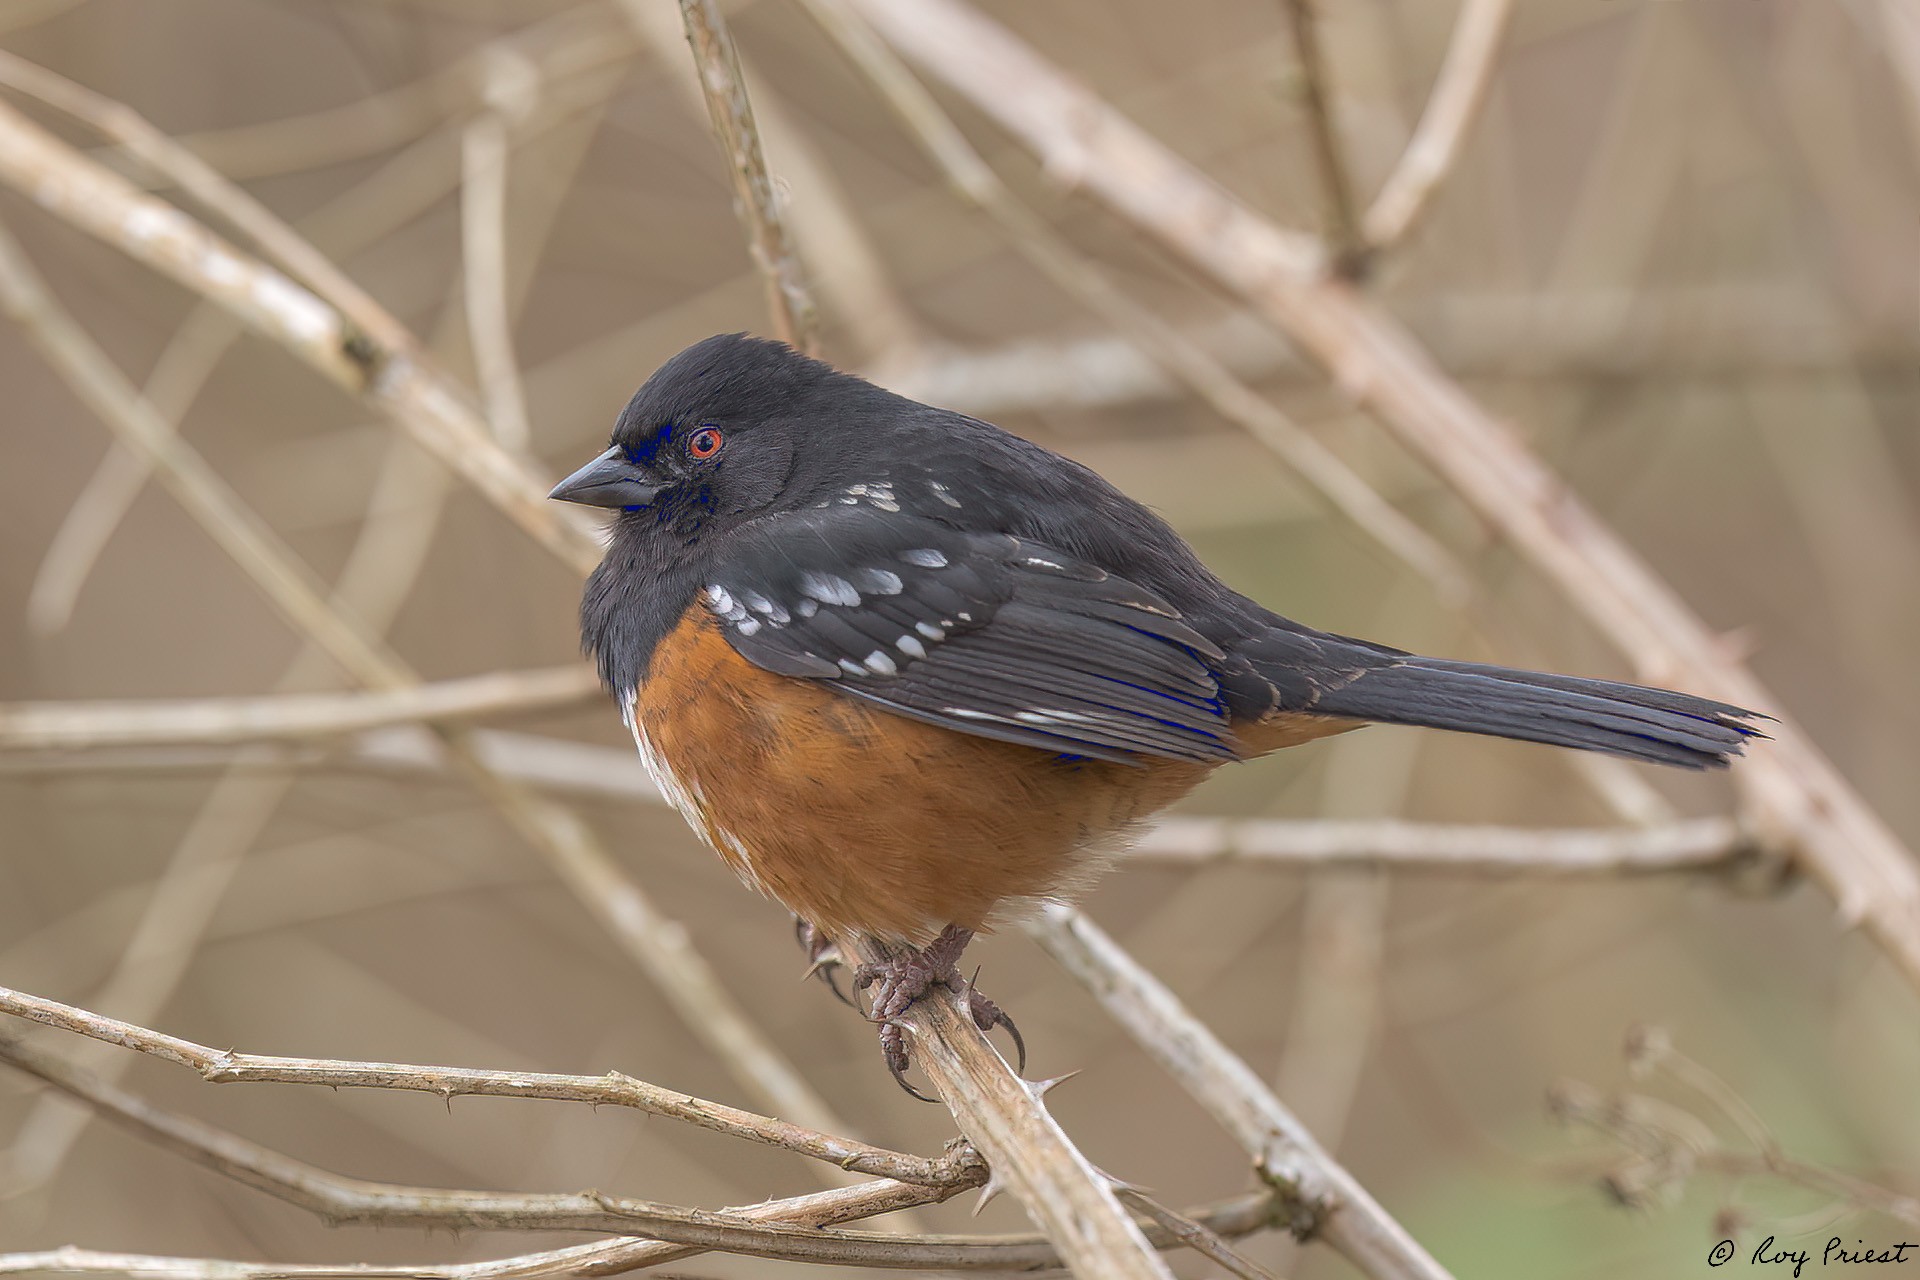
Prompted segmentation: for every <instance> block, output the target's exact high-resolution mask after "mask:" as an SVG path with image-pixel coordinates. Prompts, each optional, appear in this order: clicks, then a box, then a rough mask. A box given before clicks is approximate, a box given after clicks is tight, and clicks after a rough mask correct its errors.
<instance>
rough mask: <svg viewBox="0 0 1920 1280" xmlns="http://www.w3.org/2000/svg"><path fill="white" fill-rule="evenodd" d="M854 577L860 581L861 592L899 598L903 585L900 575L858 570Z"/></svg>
mask: <svg viewBox="0 0 1920 1280" xmlns="http://www.w3.org/2000/svg"><path fill="white" fill-rule="evenodd" d="M853 576H854V577H855V578H856V579H858V580H859V583H860V589H861V590H863V591H871V592H874V593H875V594H877V595H883V596H897V595H899V594H900V589H901V586H902V585H903V584H902V583H901V581H900V575H899V574H897V573H892V572H889V571H888V570H886V569H856V570H854V572H853ZM854 603H856V604H857V603H859V602H858V601H855V602H854Z"/></svg>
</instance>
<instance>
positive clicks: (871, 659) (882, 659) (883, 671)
mask: <svg viewBox="0 0 1920 1280" xmlns="http://www.w3.org/2000/svg"><path fill="white" fill-rule="evenodd" d="M867 670H869V671H871V672H873V674H875V675H877V676H891V675H898V674H899V672H900V668H899V667H896V666H895V665H893V659H892V658H889V657H888V656H887V653H886V650H884V649H875V650H874V651H873V652H872V653H870V654H868V655H867Z"/></svg>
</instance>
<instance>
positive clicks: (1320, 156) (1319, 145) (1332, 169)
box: [1284, 0, 1368, 276]
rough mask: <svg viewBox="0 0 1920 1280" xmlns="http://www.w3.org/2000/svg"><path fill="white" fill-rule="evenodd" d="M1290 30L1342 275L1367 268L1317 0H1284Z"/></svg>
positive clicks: (1328, 234) (1330, 239)
mask: <svg viewBox="0 0 1920 1280" xmlns="http://www.w3.org/2000/svg"><path fill="white" fill-rule="evenodd" d="M1284 2H1285V4H1286V9H1287V20H1288V23H1289V24H1290V25H1291V26H1292V28H1293V46H1294V56H1295V58H1296V59H1297V61H1298V63H1299V82H1298V83H1299V88H1300V98H1301V101H1302V103H1303V104H1304V105H1305V107H1306V109H1307V132H1308V134H1309V136H1310V137H1311V138H1312V140H1313V161H1314V166H1315V167H1316V168H1317V169H1319V171H1320V186H1321V188H1322V190H1323V191H1324V193H1325V195H1326V203H1327V230H1326V238H1327V241H1328V243H1329V244H1331V245H1332V246H1333V258H1334V262H1335V264H1336V265H1337V266H1338V268H1339V270H1340V272H1341V273H1342V274H1343V275H1354V276H1357V275H1359V274H1361V273H1362V272H1364V271H1365V270H1366V265H1367V249H1368V246H1367V243H1366V241H1365V240H1364V239H1363V238H1362V236H1361V231H1360V215H1359V203H1358V202H1357V201H1356V200H1355V198H1354V194H1353V177H1352V175H1351V174H1350V173H1349V172H1348V169H1347V161H1346V154H1345V151H1344V150H1343V149H1342V147H1341V145H1340V130H1339V126H1338V124H1337V123H1336V121H1335V120H1334V118H1333V82H1332V78H1331V76H1330V75H1329V74H1328V72H1327V63H1326V58H1325V57H1324V56H1323V54H1322V53H1321V50H1320V28H1319V22H1320V16H1319V14H1317V13H1316V12H1315V9H1317V8H1318V6H1319V0H1284Z"/></svg>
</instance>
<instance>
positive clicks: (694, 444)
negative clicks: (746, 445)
mask: <svg viewBox="0 0 1920 1280" xmlns="http://www.w3.org/2000/svg"><path fill="white" fill-rule="evenodd" d="M725 443H726V437H725V436H723V435H721V434H720V428H718V427H702V428H700V429H699V430H698V431H696V432H694V433H693V434H692V435H690V436H688V437H687V452H688V453H689V454H691V455H692V456H693V457H695V458H698V459H699V460H700V461H702V462H705V461H706V460H707V459H708V458H711V457H712V456H713V455H714V454H716V453H718V452H720V446H721V445H723V444H725Z"/></svg>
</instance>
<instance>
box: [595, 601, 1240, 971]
mask: <svg viewBox="0 0 1920 1280" xmlns="http://www.w3.org/2000/svg"><path fill="white" fill-rule="evenodd" d="M633 713H634V726H635V736H636V738H637V739H639V741H640V743H641V750H642V752H643V754H647V755H649V756H650V757H651V761H650V763H651V767H652V768H653V769H654V771H655V775H656V777H657V778H659V780H660V781H661V783H662V786H663V789H664V790H666V791H667V792H668V793H669V796H670V797H671V798H673V799H674V800H675V802H676V803H677V804H678V805H679V806H680V808H681V811H682V812H683V813H685V814H686V815H687V817H688V819H689V821H691V822H692V823H693V825H694V827H695V829H696V830H697V831H699V832H700V833H701V835H702V836H703V837H705V839H706V841H707V843H708V844H710V845H711V846H712V847H713V848H714V849H715V850H716V851H717V852H718V853H719V854H720V856H721V857H722V858H724V859H726V861H727V862H728V863H729V864H730V865H731V866H732V867H733V869H734V870H735V871H736V872H738V873H739V874H740V876H741V878H742V879H744V880H746V881H747V882H748V883H749V884H751V885H753V886H755V887H756V888H758V889H759V890H761V892H763V893H766V894H769V895H771V896H773V897H775V898H777V899H779V900H780V901H781V902H783V903H785V904H786V905H787V906H789V907H791V908H792V909H793V910H794V911H796V912H798V913H799V914H800V915H801V916H803V917H805V918H806V919H807V920H809V921H811V922H812V923H813V924H815V925H816V926H818V927H820V928H821V929H824V930H826V931H827V932H828V933H829V934H835V935H846V934H849V933H854V932H860V933H867V934H871V935H874V936H876V937H879V938H882V939H887V940H895V941H907V942H916V943H918V942H924V941H926V940H927V939H929V938H931V937H932V936H933V935H934V934H936V933H938V932H939V930H940V929H942V928H943V927H945V926H946V925H948V924H958V925H962V926H964V927H966V928H969V929H984V928H988V927H990V926H991V924H992V923H993V921H994V920H995V919H996V918H997V917H1004V916H1005V915H1007V914H1008V913H1010V912H1018V911H1019V910H1021V909H1022V908H1025V907H1028V906H1030V905H1037V903H1038V902H1039V901H1041V900H1044V899H1046V898H1048V897H1053V896H1061V895H1067V894H1071V893H1072V892H1073V891H1074V890H1075V889H1076V888H1078V887H1079V886H1080V885H1081V884H1083V883H1084V882H1085V881H1086V880H1087V879H1088V878H1090V876H1091V874H1092V873H1093V872H1094V871H1096V870H1098V867H1099V865H1100V863H1101V861H1102V858H1101V852H1102V846H1103V845H1108V846H1110V845H1111V843H1112V838H1113V837H1114V836H1115V835H1116V834H1117V833H1119V832H1121V831H1122V830H1123V829H1124V828H1126V827H1127V826H1128V825H1129V824H1131V823H1134V822H1136V821H1138V820H1139V819H1141V818H1144V817H1146V816H1147V815H1149V814H1151V813H1153V812H1154V811H1155V810H1157V809H1160V808H1162V807H1164V806H1165V805H1167V804H1170V803H1172V802H1173V801H1174V800H1176V799H1178V798H1179V797H1180V796H1182V795H1184V794H1185V793H1186V792H1187V791H1189V790H1190V789H1192V787H1193V786H1194V785H1195V784H1196V783H1198V782H1199V781H1200V779H1201V778H1202V777H1204V776H1205V775H1206V773H1207V771H1208V770H1209V768H1210V767H1211V766H1209V765H1204V764H1194V763H1188V762H1183V761H1168V760H1155V761H1152V762H1150V763H1149V764H1147V765H1146V766H1145V767H1140V768H1136V767H1132V766H1129V765H1123V764H1114V763H1108V762H1105V761H1091V760H1089V761H1073V762H1068V761H1062V760H1061V759H1059V757H1057V756H1056V755H1054V754H1053V753H1050V752H1046V751H1040V750H1036V749H1034V748H1031V747H1019V746H1013V745H1010V744H1007V743H1001V742H994V741H991V740H989V739H986V738H979V737H975V736H973V735H970V734H963V733H956V732H954V731H952V730H949V729H942V728H939V727H937V726H934V725H930V724H924V723H921V722H920V721H917V720H909V719H906V718H904V717H902V716H897V715H893V714H891V713H889V712H887V711H884V710H881V709H879V708H877V707H872V706H869V705H868V704H866V703H863V702H860V701H859V700H857V699H853V698H848V697H845V696H844V695H841V694H838V693H835V692H834V691H833V690H832V689H830V688H827V687H825V686H824V685H822V684H820V683H819V682H817V681H812V680H800V679H792V678H789V677H785V676H776V675H773V674H771V673H769V672H766V671H762V670H760V669H759V668H758V667H755V666H753V665H752V664H750V663H748V662H747V661H746V660H745V659H744V658H742V657H740V656H739V655H738V654H737V653H735V652H734V651H733V649H732V648H731V647H730V646H729V645H728V644H727V642H726V640H725V638H724V637H723V636H722V635H721V634H720V632H719V630H718V628H717V626H716V625H715V624H714V622H713V620H712V619H711V618H710V617H709V616H708V615H707V614H706V613H705V611H704V610H699V609H696V610H694V611H693V612H692V613H690V614H689V617H688V619H687V620H686V621H684V622H683V623H682V624H681V625H680V626H679V627H678V628H677V629H675V630H674V631H673V632H672V633H671V634H670V635H668V636H667V637H666V639H664V640H663V641H662V642H661V643H660V646H659V648H658V649H656V650H655V652H654V655H653V662H652V665H651V667H650V669H649V672H648V676H647V679H646V681H645V683H644V684H643V685H642V686H641V687H640V689H639V691H638V694H637V696H636V698H635V700H634V706H633ZM1276 745H1277V744H1276Z"/></svg>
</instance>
